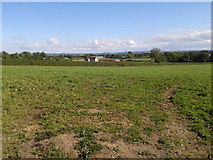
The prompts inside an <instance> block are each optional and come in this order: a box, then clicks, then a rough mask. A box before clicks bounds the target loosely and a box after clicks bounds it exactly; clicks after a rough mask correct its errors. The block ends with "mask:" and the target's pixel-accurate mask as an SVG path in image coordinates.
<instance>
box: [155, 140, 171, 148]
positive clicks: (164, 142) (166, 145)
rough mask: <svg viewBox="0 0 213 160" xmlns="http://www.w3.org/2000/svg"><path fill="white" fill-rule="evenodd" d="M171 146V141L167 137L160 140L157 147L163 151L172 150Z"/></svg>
mask: <svg viewBox="0 0 213 160" xmlns="http://www.w3.org/2000/svg"><path fill="white" fill-rule="evenodd" d="M170 147H171V145H170V143H169V139H168V138H167V137H160V138H159V139H158V145H157V148H158V149H163V148H167V149H168V148H170Z"/></svg>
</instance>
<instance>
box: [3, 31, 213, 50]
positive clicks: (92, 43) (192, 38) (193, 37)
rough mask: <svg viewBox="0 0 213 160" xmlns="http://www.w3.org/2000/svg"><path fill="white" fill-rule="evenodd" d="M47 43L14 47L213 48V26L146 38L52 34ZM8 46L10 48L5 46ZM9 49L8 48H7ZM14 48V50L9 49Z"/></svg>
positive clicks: (16, 44)
mask: <svg viewBox="0 0 213 160" xmlns="http://www.w3.org/2000/svg"><path fill="white" fill-rule="evenodd" d="M46 42H47V43H28V44H26V43H23V42H20V41H18V42H16V43H14V45H13V47H11V46H10V47H8V48H13V51H11V52H16V51H18V52H21V51H23V50H28V51H31V52H36V51H45V52H55V53H56V52H67V53H74V52H82V53H83V52H110V51H111V52H113V51H129V50H132V51H134V50H150V49H152V48H153V47H158V48H161V49H162V50H178V49H210V48H211V31H210V30H184V29H179V30H172V31H171V30H170V31H168V32H167V33H166V34H160V35H156V36H152V37H148V38H146V39H143V40H140V41H138V40H134V39H94V40H88V41H83V42H76V43H75V44H74V43H72V44H71V43H62V42H60V41H58V39H57V38H50V39H49V40H47V41H46ZM5 50H6V49H5ZM6 51H7V50H6ZM8 52H10V50H8Z"/></svg>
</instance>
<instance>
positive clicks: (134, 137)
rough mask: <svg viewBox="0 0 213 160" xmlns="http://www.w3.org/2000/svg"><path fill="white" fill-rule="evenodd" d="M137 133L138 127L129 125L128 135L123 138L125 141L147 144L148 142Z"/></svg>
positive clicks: (138, 131)
mask: <svg viewBox="0 0 213 160" xmlns="http://www.w3.org/2000/svg"><path fill="white" fill-rule="evenodd" d="M139 134H140V130H139V128H138V127H130V128H129V129H128V136H127V137H126V138H125V139H126V141H127V142H139V143H144V144H148V142H147V141H146V140H145V139H144V138H143V137H141V136H140V135H139Z"/></svg>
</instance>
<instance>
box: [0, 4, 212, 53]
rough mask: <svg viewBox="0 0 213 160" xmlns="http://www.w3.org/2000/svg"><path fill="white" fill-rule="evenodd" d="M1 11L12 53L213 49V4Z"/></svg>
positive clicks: (11, 7)
mask: <svg viewBox="0 0 213 160" xmlns="http://www.w3.org/2000/svg"><path fill="white" fill-rule="evenodd" d="M2 9H3V12H2V14H3V15H2V19H3V50H4V51H6V52H9V53H11V52H12V53H15V52H22V51H25V50H26V51H29V52H37V51H38V52H41V51H44V52H47V53H81V54H83V53H100V52H101V53H104V52H127V51H133V52H134V51H140V50H141V51H146V50H147V51H148V50H151V49H152V48H154V47H157V48H160V49H161V50H168V51H174V50H210V49H211V3H210V2H188V3H186V2H173V3H169V2H156V3H149V2H137V3H136V2H127V3H121V2H102V3H99V2H93V3H89V2H81V3H78V2H56V3H55V2H51V3H46V2H42V3H40V2H34V3H33V2H22V3H19V2H10V3H7V2H3V3H2ZM26 22H27V23H26Z"/></svg>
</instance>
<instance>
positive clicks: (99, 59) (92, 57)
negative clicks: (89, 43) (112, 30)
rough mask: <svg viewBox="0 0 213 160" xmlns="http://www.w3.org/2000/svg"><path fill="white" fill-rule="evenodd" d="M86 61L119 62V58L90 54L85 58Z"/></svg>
mask: <svg viewBox="0 0 213 160" xmlns="http://www.w3.org/2000/svg"><path fill="white" fill-rule="evenodd" d="M86 61H87V62H120V59H109V58H104V57H103V56H96V57H94V56H90V57H88V58H87V60H86Z"/></svg>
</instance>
